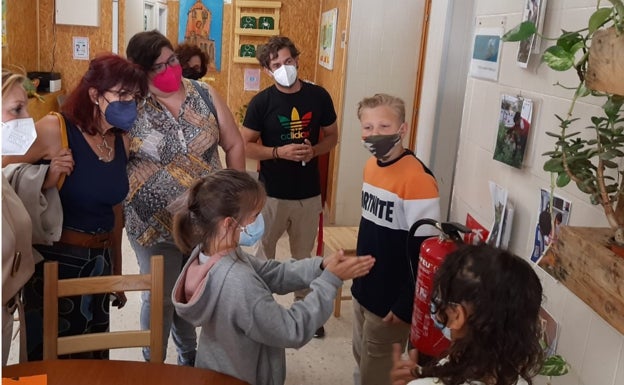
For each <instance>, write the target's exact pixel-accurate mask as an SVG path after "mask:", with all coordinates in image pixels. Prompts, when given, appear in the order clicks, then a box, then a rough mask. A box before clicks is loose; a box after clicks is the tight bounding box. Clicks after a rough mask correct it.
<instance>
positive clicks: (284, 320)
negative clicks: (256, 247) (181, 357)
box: [172, 247, 342, 385]
mask: <svg viewBox="0 0 624 385" xmlns="http://www.w3.org/2000/svg"><path fill="white" fill-rule="evenodd" d="M198 257H199V247H197V248H195V250H194V251H193V252H192V254H191V257H190V258H189V260H188V262H187V263H186V265H185V266H184V268H183V269H182V273H181V274H180V276H179V277H178V280H177V282H176V284H175V286H174V289H173V293H172V300H173V304H174V306H175V309H176V311H177V313H178V314H179V315H180V316H181V317H182V318H184V319H186V320H187V321H189V322H191V323H192V324H193V325H195V326H201V327H202V330H201V334H200V338H199V346H198V349H197V357H196V360H195V366H197V367H200V368H208V369H211V370H215V371H218V372H221V373H226V374H229V375H231V376H234V377H237V378H240V379H242V380H244V381H246V382H248V383H250V384H252V385H283V384H284V380H285V378H286V354H285V348H300V347H302V346H303V345H305V344H306V343H307V342H309V341H310V339H312V337H313V336H314V332H315V331H316V329H318V328H319V327H321V326H322V325H323V324H324V323H325V322H326V321H327V320H328V319H329V317H330V315H331V312H332V308H333V301H334V298H335V296H336V290H337V288H338V287H340V285H342V281H341V280H340V278H338V277H337V276H336V275H334V274H333V273H331V272H329V271H323V270H321V269H320V265H321V262H322V258H320V257H313V258H306V259H303V260H300V261H288V262H279V261H275V260H268V261H264V260H259V259H257V258H255V257H253V256H251V255H249V254H247V253H245V252H243V251H242V250H241V249H240V248H236V249H234V250H232V251H231V252H230V253H229V254H227V255H225V256H223V257H222V258H221V259H220V260H218V262H216V263H215V265H214V266H212V267H211V268H210V270H209V271H208V272H207V274H206V276H205V279H204V280H203V281H202V282H201V283H200V284H199V286H198V287H197V289H196V290H195V294H194V295H193V297H192V300H191V301H190V302H189V301H187V299H186V294H185V291H184V286H185V282H186V279H187V271H188V268H189V266H190V265H191V264H192V263H197V262H194V261H196V260H198ZM307 287H310V288H311V289H312V292H310V294H308V295H307V296H306V298H305V299H304V300H303V301H297V302H295V303H293V305H292V306H291V307H290V308H285V307H283V306H282V305H280V304H279V303H277V301H275V299H274V298H273V293H276V294H287V293H290V292H292V291H295V290H300V289H304V288H307Z"/></svg>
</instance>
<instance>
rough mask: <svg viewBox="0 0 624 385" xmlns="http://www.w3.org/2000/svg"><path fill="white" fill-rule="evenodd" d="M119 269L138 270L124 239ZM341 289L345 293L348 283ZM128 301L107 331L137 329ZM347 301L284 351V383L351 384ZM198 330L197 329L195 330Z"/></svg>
mask: <svg viewBox="0 0 624 385" xmlns="http://www.w3.org/2000/svg"><path fill="white" fill-rule="evenodd" d="M123 255H124V262H123V264H124V265H123V272H124V274H133V273H138V266H137V263H136V258H135V257H134V253H133V251H132V249H131V248H130V245H129V244H128V243H127V241H125V240H124V245H123ZM287 255H288V238H287V237H286V236H284V237H282V239H281V240H280V241H279V243H278V248H277V258H278V259H281V260H283V259H287V258H288V256H287ZM343 292H348V283H347V284H346V285H345V288H344V289H343ZM127 296H128V302H127V304H126V306H125V307H124V308H123V309H121V310H117V309H113V310H111V330H123V329H132V328H138V327H139V326H138V325H139V307H140V302H139V294H138V293H137V292H131V293H127ZM276 297H277V300H278V301H279V302H280V303H281V304H282V305H284V306H290V304H291V303H292V298H293V297H292V294H291V295H288V296H276ZM351 320H352V306H351V301H348V300H347V301H343V302H342V309H341V316H340V317H339V318H335V317H334V316H333V315H332V316H331V317H330V319H329V321H328V322H327V323H326V324H325V330H326V336H325V338H322V339H313V340H312V341H310V343H308V344H307V345H306V346H304V347H303V348H301V349H299V350H295V349H287V351H286V367H287V375H286V385H303V384H327V385H334V384H335V385H339V384H340V385H342V384H352V383H353V368H354V361H353V355H352V353H351ZM198 332H199V330H198ZM17 341H18V339H14V341H13V347H12V348H11V354H10V357H9V364H11V363H15V362H17V354H18V352H17ZM176 357H177V355H176V352H175V347H174V344H173V342H172V341H171V338H170V339H169V344H168V349H167V358H166V361H165V362H167V363H171V364H175V363H176ZM111 358H112V359H120V360H142V356H141V352H140V349H139V348H136V349H119V350H113V351H111Z"/></svg>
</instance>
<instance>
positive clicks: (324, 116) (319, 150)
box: [241, 36, 338, 337]
mask: <svg viewBox="0 0 624 385" xmlns="http://www.w3.org/2000/svg"><path fill="white" fill-rule="evenodd" d="M256 57H257V59H258V61H259V62H260V65H261V66H262V67H263V68H264V70H265V72H266V73H267V74H268V75H269V76H270V77H272V78H273V79H274V80H275V85H273V86H271V87H268V88H266V89H264V90H262V91H261V92H259V93H258V94H257V95H256V96H254V97H253V98H252V99H251V101H250V102H249V106H248V107H247V113H246V115H245V119H244V121H243V128H242V131H241V132H242V134H243V138H244V140H245V153H246V156H247V157H248V158H251V159H256V160H259V161H260V181H261V182H263V183H264V187H265V188H266V191H267V195H268V199H267V203H266V205H265V207H264V209H263V210H262V216H263V217H264V221H265V223H266V230H265V233H264V236H263V238H262V242H261V245H260V249H259V252H258V254H259V255H260V256H265V257H266V258H270V259H274V258H275V246H276V244H277V241H278V239H279V238H280V237H281V236H282V234H284V232H288V237H289V240H290V251H291V253H292V256H293V258H295V259H302V258H309V257H310V256H311V253H312V250H313V248H314V240H315V238H316V233H317V229H318V224H319V214H320V213H321V211H322V205H321V183H320V174H319V169H318V158H317V157H318V156H319V155H322V154H325V153H327V152H329V151H330V150H331V149H332V148H333V147H334V146H335V145H336V143H337V141H338V126H337V125H336V111H335V109H334V104H333V102H332V100H331V96H330V95H329V93H328V92H327V91H326V90H325V89H324V88H322V87H320V86H317V85H314V84H311V83H307V82H304V81H302V80H300V79H299V78H298V77H297V67H298V57H299V51H298V50H297V48H296V47H295V45H294V43H293V42H292V41H291V40H290V39H289V38H287V37H283V36H274V37H272V38H271V39H270V40H269V41H268V43H267V44H265V45H263V46H262V47H261V48H260V49H259V50H258V54H257V56H256ZM321 130H322V131H323V137H322V139H319V134H320V132H321ZM258 139H260V141H258ZM305 294H307V291H297V292H295V299H296V300H298V299H302V298H303V297H305ZM317 334H318V335H317V336H319V337H320V336H322V335H323V334H324V330H319V331H318V333H317Z"/></svg>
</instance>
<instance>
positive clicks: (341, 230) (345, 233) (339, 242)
mask: <svg viewBox="0 0 624 385" xmlns="http://www.w3.org/2000/svg"><path fill="white" fill-rule="evenodd" d="M357 233H358V227H357V226H353V227H351V226H327V227H324V228H323V246H327V247H328V248H329V250H331V251H332V252H335V251H337V250H340V249H342V250H344V253H345V255H355V252H356V250H355V249H356V246H357ZM349 299H351V296H350V295H344V296H343V295H342V286H341V287H339V288H338V292H336V299H334V317H340V305H341V302H342V301H343V300H349Z"/></svg>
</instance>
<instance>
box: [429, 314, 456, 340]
mask: <svg viewBox="0 0 624 385" xmlns="http://www.w3.org/2000/svg"><path fill="white" fill-rule="evenodd" d="M431 320H432V321H433V325H434V326H435V327H436V328H437V329H439V330H440V331H441V332H442V335H443V336H444V338H446V339H447V340H449V341H451V329H450V328H449V327H448V326H446V325H444V324H443V323H442V322H440V321H438V317H436V316H435V314H432V315H431Z"/></svg>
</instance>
